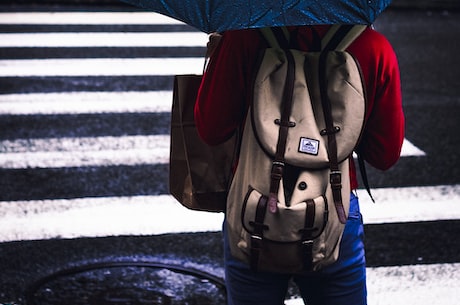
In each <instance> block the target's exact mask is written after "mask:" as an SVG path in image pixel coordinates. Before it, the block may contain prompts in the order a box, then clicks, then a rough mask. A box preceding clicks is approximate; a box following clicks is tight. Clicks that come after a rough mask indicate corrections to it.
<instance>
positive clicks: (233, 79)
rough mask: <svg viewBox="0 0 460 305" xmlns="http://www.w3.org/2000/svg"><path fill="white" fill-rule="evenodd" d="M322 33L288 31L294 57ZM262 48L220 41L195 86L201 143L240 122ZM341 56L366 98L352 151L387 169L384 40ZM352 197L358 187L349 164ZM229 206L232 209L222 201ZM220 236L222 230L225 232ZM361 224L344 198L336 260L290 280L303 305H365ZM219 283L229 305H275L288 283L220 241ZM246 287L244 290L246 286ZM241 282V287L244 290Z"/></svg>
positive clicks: (388, 70) (391, 115) (390, 137)
mask: <svg viewBox="0 0 460 305" xmlns="http://www.w3.org/2000/svg"><path fill="white" fill-rule="evenodd" d="M328 28H329V27H328V26H315V27H306V26H305V27H290V28H289V31H290V33H291V36H292V37H293V39H294V40H295V41H296V42H297V48H298V49H300V50H305V51H307V50H309V49H310V48H312V47H316V46H314V45H313V44H312V42H313V41H315V39H314V38H315V36H320V37H321V36H323V35H324V33H325V32H326V31H327V30H328ZM264 48H266V45H265V43H264V40H263V38H262V36H261V35H260V33H259V31H258V30H241V31H230V32H226V33H224V34H223V37H222V40H221V43H220V44H219V46H218V48H217V49H216V51H215V53H214V55H213V56H212V58H211V60H210V63H209V66H208V69H207V71H206V73H205V76H204V78H203V81H202V85H201V89H200V92H199V96H198V99H197V104H196V106H195V120H196V123H197V128H198V131H199V133H200V135H201V137H202V138H203V140H204V141H206V142H208V143H209V144H217V143H220V142H223V141H225V140H226V139H227V138H229V137H230V136H231V135H232V134H233V133H234V132H235V131H236V130H237V129H238V128H240V127H241V126H242V123H243V121H244V119H245V117H246V112H247V109H248V107H249V103H250V101H251V98H252V96H251V89H252V82H253V81H254V75H255V72H256V70H257V68H258V67H257V62H258V61H257V58H258V56H259V54H260V52H261V50H263V49H264ZM347 51H348V52H349V53H350V54H351V55H352V56H354V57H355V58H356V60H357V61H358V63H359V64H360V66H361V69H362V74H363V78H364V80H365V88H366V92H367V113H366V126H365V130H364V132H363V134H362V137H361V141H360V144H359V146H358V150H359V152H360V154H361V155H362V156H363V158H364V159H365V160H366V161H368V162H369V163H370V164H371V165H372V166H374V167H376V168H378V169H387V168H389V167H391V166H392V165H393V164H394V163H395V162H396V161H397V160H398V158H399V154H400V150H401V146H402V142H403V138H404V117H403V112H402V105H401V89H400V78H399V68H398V64H397V60H396V56H395V54H394V51H393V49H392V47H391V46H390V44H389V43H388V41H387V40H386V39H385V38H384V37H383V36H382V35H380V34H378V33H377V32H375V31H373V30H372V29H370V28H368V29H366V30H365V32H364V33H363V34H361V36H360V37H358V38H357V39H356V40H355V42H353V43H352V44H351V45H350V46H349V48H348V49H347ZM351 165H352V166H351V169H350V178H351V187H352V190H353V189H356V188H357V187H358V184H357V179H356V171H355V167H354V164H353V163H352V164H351ZM227 204H228V205H231V204H232V202H228V203H227ZM224 234H225V226H224ZM361 235H362V221H361V216H360V213H359V206H358V201H357V198H356V196H354V195H353V193H352V194H351V202H350V213H349V220H348V222H347V225H346V228H345V233H344V236H343V239H342V242H341V250H340V251H341V252H340V255H339V260H338V261H337V262H336V263H335V264H333V265H332V266H330V267H326V269H324V270H323V271H321V272H320V273H313V274H306V275H305V276H295V277H294V279H295V281H296V282H297V283H298V285H299V288H300V291H301V292H302V295H303V297H304V298H305V300H308V301H309V302H310V303H309V304H323V305H328V304H365V303H366V286H365V259H364V246H363V243H362V239H361V237H362V236H361ZM225 242H226V245H225V255H226V278H227V284H228V292H229V304H250V303H252V304H282V300H283V299H284V295H285V289H286V286H287V279H288V278H289V277H286V276H284V275H279V274H271V273H270V274H267V273H252V272H251V271H250V269H249V267H248V266H247V265H245V264H243V263H241V262H240V261H237V260H236V259H234V258H233V257H232V256H231V254H230V253H229V249H228V244H227V243H228V240H227V236H226V234H225ZM247 282H249V283H251V284H250V285H247ZM245 283H246V284H245Z"/></svg>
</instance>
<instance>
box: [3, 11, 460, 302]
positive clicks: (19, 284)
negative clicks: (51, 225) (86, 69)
mask: <svg viewBox="0 0 460 305" xmlns="http://www.w3.org/2000/svg"><path fill="white" fill-rule="evenodd" d="M459 17H460V12H458V11H442V10H441V11H427V10H387V11H386V12H385V13H384V14H383V15H382V16H381V17H380V18H379V19H378V20H377V22H376V27H377V29H378V30H379V31H381V32H383V33H384V34H385V35H386V36H387V37H388V38H389V40H390V42H391V43H392V44H393V45H394V47H395V50H396V53H397V55H398V57H399V60H400V66H401V76H402V84H403V94H404V109H405V113H406V118H407V138H408V139H409V140H410V141H411V142H412V143H414V144H415V145H416V146H417V147H420V148H421V149H422V150H423V151H425V152H426V153H427V156H426V157H411V158H404V159H402V160H401V161H400V162H399V163H398V164H397V166H395V167H394V168H393V169H391V170H390V171H388V172H387V173H385V174H384V175H382V173H380V172H378V171H375V170H371V169H369V177H370V180H371V184H372V186H373V187H403V186H425V185H450V184H459V183H460V170H459V166H458V165H459V164H460V162H459V161H460V160H459V154H458V149H459V148H460V142H459V139H460V137H459V136H458V133H457V131H458V130H459V127H460V125H459V120H458V118H459V117H460V116H459V115H460V111H459V109H460V98H459V93H460V89H459V86H458V80H459V79H460V70H459V69H458V68H457V67H460V59H459V56H458V54H459V51H460V46H459V42H458V39H455V38H456V37H460V19H459ZM0 52H3V53H0V54H6V53H5V52H11V50H3V51H2V50H0ZM77 53H78V52H77ZM8 54H10V53H8ZM38 56H40V55H38ZM0 57H1V56H0ZM171 85H172V82H171V78H170V77H169V78H168V77H162V78H159V77H152V78H148V79H145V78H143V79H142V80H141V79H140V78H136V77H118V78H110V77H108V78H98V79H92V78H85V79H81V78H22V79H17V78H2V79H0V91H1V93H2V94H5V93H11V92H18V91H19V92H21V91H22V92H47V91H48V92H49V91H53V92H56V91H68V90H70V89H77V90H89V91H90V90H91V88H94V89H93V90H99V89H100V88H105V90H112V91H124V90H126V88H131V90H145V89H142V88H150V89H152V88H154V89H162V90H166V89H171ZM62 119H63V118H62V117H57V116H45V117H43V116H36V117H34V116H27V117H26V116H4V117H2V120H1V121H0V130H1V131H0V136H1V137H2V139H14V138H20V137H42V136H44V134H46V133H49V132H50V131H49V128H46V126H54V127H55V129H56V130H54V132H55V133H56V134H57V135H58V136H65V135H66V133H69V134H72V135H75V133H76V131H75V130H79V129H78V128H77V127H76V126H77V125H80V124H83V125H84V124H87V122H93V121H97V122H98V123H97V124H89V127H88V128H85V129H80V131H77V136H85V135H86V136H95V135H104V134H111V135H120V134H126V133H128V134H156V133H167V132H168V124H169V121H168V120H169V117H168V116H164V115H163V116H160V117H157V116H155V115H152V114H136V115H124V114H121V115H116V116H114V115H102V116H101V115H99V116H97V118H96V117H92V116H91V115H87V116H69V117H67V118H65V120H63V121H62ZM76 119H77V120H81V122H80V123H78V122H76ZM96 119H97V120H96ZM152 121H155V122H157V124H156V125H155V126H153V127H152V126H151V122H152ZM25 122H27V123H25ZM30 122H35V123H33V124H37V125H36V126H43V128H34V129H29V128H27V126H26V125H27V124H30ZM68 122H73V123H70V124H69V123H68ZM104 122H106V123H105V124H104ZM114 123H116V124H115V125H117V126H118V128H117V129H112V128H108V127H107V126H113V125H114ZM72 124H75V125H72ZM40 132H42V133H43V134H40ZM48 136H50V135H49V134H48ZM152 173H153V179H154V181H158V183H156V184H154V185H152V183H151V181H152ZM0 174H1V176H2V180H1V182H0V191H1V192H0V193H1V194H0V197H1V200H4V201H9V200H30V199H44V198H74V197H86V196H87V197H91V196H96V197H97V196H117V195H139V194H149V195H151V194H166V193H167V188H166V184H165V183H163V182H162V181H167V167H166V166H164V165H152V166H149V167H147V168H146V167H108V168H68V169H64V170H46V169H45V170H36V169H33V170H30V169H29V170H5V169H0ZM48 176H53V177H54V178H53V179H52V180H51V181H50V180H44V179H42V177H48ZM114 176H116V177H120V178H119V179H118V180H117V181H115V182H112V183H111V184H106V183H100V182H97V181H103V180H104V179H108V177H114ZM6 181H7V182H6ZM77 181H91V182H90V183H80V182H78V183H76V182H77ZM146 181H149V182H146ZM57 182H59V183H57ZM459 231H460V221H459V220H456V219H454V220H446V221H434V222H417V223H394V224H375V225H366V242H367V245H366V247H367V259H368V266H370V267H372V266H397V265H412V264H431V263H452V262H453V263H455V262H460V251H459V250H460V241H459V239H457V238H452V236H455V235H456V234H457V232H459ZM221 253H222V248H221V235H220V233H216V232H210V233H194V234H191V233H187V234H185V233H184V234H167V235H159V236H120V237H106V238H81V239H53V240H40V241H15V242H7V243H0V270H1V274H0V304H2V303H4V304H7V303H17V304H23V303H25V299H26V295H27V289H30V287H33V285H34V283H37V282H38V281H40V279H43V277H44V276H46V275H49V274H53V273H54V272H59V271H62V270H65V269H70V268H74V267H79V266H87V265H88V264H90V265H91V264H111V263H118V264H120V263H126V264H128V263H134V265H132V266H131V267H130V268H128V267H120V266H118V267H117V266H114V267H110V268H109V265H101V268H99V269H96V271H94V272H93V271H90V272H89V273H83V272H75V274H70V275H69V274H66V275H65V276H61V277H60V281H61V284H62V285H67V286H69V285H75V286H76V287H93V286H96V287H95V288H94V289H95V291H96V290H97V286H98V285H102V286H103V285H104V284H103V283H107V285H109V283H110V284H113V283H114V282H117V283H118V286H116V287H112V288H110V289H108V290H106V291H105V292H100V294H99V295H98V304H104V301H101V300H105V302H106V304H129V303H130V302H131V301H129V298H128V297H127V296H126V295H123V293H122V292H123V291H125V290H126V289H129V288H130V287H131V288H132V287H133V285H134V286H135V285H137V286H136V287H138V290H135V291H138V292H139V294H140V296H139V297H138V298H137V303H136V304H142V302H143V301H142V300H145V303H149V304H152V303H153V304H175V303H172V302H173V301H172V300H173V299H174V298H173V297H172V296H171V297H170V299H168V298H167V297H165V296H167V295H168V293H171V291H170V290H171V288H174V286H173V285H172V284H171V285H169V286H168V285H166V286H165V287H161V289H160V288H158V287H156V288H152V287H148V284H146V283H149V282H152V281H154V282H155V279H152V277H155V275H152V272H151V270H152V268H150V267H148V266H147V265H142V264H140V265H139V264H138V265H136V263H145V264H148V263H157V264H158V263H161V264H171V265H173V266H180V267H187V268H191V269H197V270H201V271H205V272H209V273H210V274H212V275H216V276H217V277H222V255H221ZM117 268H118V269H117ZM153 269H155V268H153ZM155 270H159V272H160V273H161V272H163V273H162V274H160V275H159V277H160V278H162V279H169V278H168V276H167V275H164V273H165V272H166V273H167V272H172V273H173V275H172V279H173V280H172V282H174V281H176V282H177V281H178V277H179V276H183V274H182V273H181V272H175V271H174V270H173V271H171V270H169V271H168V270H166V269H164V268H156V269H155ZM165 270H166V271H165ZM77 271H78V270H77ZM80 271H82V270H80ZM111 276H112V277H111ZM120 278H121V280H120ZM193 278H194V279H190V281H191V282H192V283H191V285H192V286H191V287H196V286H193V285H196V284H197V283H196V282H195V283H194V282H193V281H196V278H198V279H199V282H198V283H202V280H203V279H202V278H200V277H193ZM114 279H117V280H114ZM187 280H188V279H184V278H180V280H179V281H181V282H183V281H187ZM104 281H106V282H104ZM58 282H59V281H58ZM205 282H206V283H207V284H209V285H210V287H209V289H210V291H216V294H223V293H224V289H223V288H222V287H220V286H219V284H218V283H214V282H212V281H210V280H209V279H207V280H206V281H205ZM55 285H58V286H57V287H59V283H57V284H55ZM85 285H86V286H85ZM92 285H93V286H92ZM87 289H88V288H87ZM149 289H150V290H149ZM155 289H160V290H159V291H155ZM54 290H59V289H58V288H55V289H54ZM77 290H78V289H77ZM192 290H193V289H192ZM82 291H83V290H81V292H80V293H82V294H83V292H82ZM146 291H150V292H149V293H150V294H149V299H143V296H142V294H143V293H145V292H146ZM168 291H169V292H168ZM40 293H41V294H42V295H44V296H45V298H46V297H48V300H52V299H53V297H51V296H50V295H49V293H50V292H49V291H48V292H46V291H44V292H43V291H42V292H40ZM47 293H48V295H47ZM183 293H184V295H183V298H182V299H181V301H182V302H185V301H184V300H185V299H186V298H187V297H188V295H187V294H188V293H190V291H184V292H183ZM193 293H195V292H193ZM193 293H192V294H193ZM152 295H154V296H156V297H157V299H154V298H153V297H152ZM202 297H203V298H205V297H206V294H204V295H203V296H202ZM62 298H63V296H61V300H62ZM37 299H38V297H37ZM82 299H84V297H82ZM208 299H209V298H208ZM139 300H141V301H139ZM194 300H195V302H198V303H193V302H194V301H193V300H189V302H190V304H212V302H213V301H216V300H218V299H216V298H214V297H213V298H211V299H210V300H204V299H199V298H195V299H194ZM196 300H200V301H196ZM88 302H89V303H91V302H90V301H88ZM155 302H156V303H155ZM168 302H169V303H168ZM207 302H210V303H207ZM217 302H218V301H217ZM45 303H46V302H45ZM49 303H51V304H58V303H53V302H49ZM67 304H70V303H67ZM75 304H77V303H75ZM184 304H185V303H184ZM216 304H219V303H216Z"/></svg>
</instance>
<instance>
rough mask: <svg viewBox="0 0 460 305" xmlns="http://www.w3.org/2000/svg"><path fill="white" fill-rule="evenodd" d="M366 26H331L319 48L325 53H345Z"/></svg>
mask: <svg viewBox="0 0 460 305" xmlns="http://www.w3.org/2000/svg"><path fill="white" fill-rule="evenodd" d="M366 27H367V25H363V24H358V25H338V24H336V25H333V26H331V28H330V29H329V31H328V32H327V33H326V35H325V36H324V37H323V39H322V41H321V48H322V50H325V51H331V50H336V51H345V50H346V48H348V46H349V45H350V44H351V43H352V42H353V41H354V40H355V39H356V38H358V36H359V35H361V33H362V32H364V30H365V29H366Z"/></svg>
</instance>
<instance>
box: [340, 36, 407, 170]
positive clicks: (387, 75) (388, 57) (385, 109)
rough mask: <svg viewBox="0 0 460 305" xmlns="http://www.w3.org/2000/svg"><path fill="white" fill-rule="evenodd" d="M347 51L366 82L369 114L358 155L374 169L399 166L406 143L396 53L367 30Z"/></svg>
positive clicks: (383, 40)
mask: <svg viewBox="0 0 460 305" xmlns="http://www.w3.org/2000/svg"><path fill="white" fill-rule="evenodd" d="M348 51H349V52H350V53H351V54H353V55H354V56H355V58H356V59H357V61H358V62H359V63H360V66H361V68H362V71H363V76H364V79H365V82H366V92H367V102H368V106H367V107H368V113H367V121H366V126H365V129H364V132H363V136H362V138H361V141H360V144H359V147H358V152H359V153H361V154H362V156H363V157H364V159H365V160H366V161H367V162H369V163H370V164H371V165H372V166H374V167H375V168H378V169H381V170H386V169H388V168H390V167H391V166H392V165H394V164H395V163H396V161H397V160H398V159H399V156H400V153H401V147H402V143H403V140H404V114H403V108H402V96H401V80H400V73H399V66H398V61H397V58H396V54H395V52H394V50H393V48H392V47H391V45H390V43H389V42H388V40H387V39H386V38H385V37H384V36H383V35H381V34H379V33H377V32H375V31H373V30H367V31H365V32H364V33H363V34H362V35H361V36H360V37H359V38H358V40H357V41H355V43H353V44H352V45H351V46H350V47H349V48H348Z"/></svg>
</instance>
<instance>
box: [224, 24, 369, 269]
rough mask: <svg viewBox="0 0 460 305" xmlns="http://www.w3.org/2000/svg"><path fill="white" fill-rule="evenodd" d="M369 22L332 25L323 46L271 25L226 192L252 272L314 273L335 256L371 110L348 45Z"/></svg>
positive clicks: (230, 227)
mask: <svg viewBox="0 0 460 305" xmlns="http://www.w3.org/2000/svg"><path fill="white" fill-rule="evenodd" d="M364 29H365V26H360V25H359V26H332V27H331V29H330V30H329V31H328V33H327V34H326V36H325V37H324V38H323V39H322V40H321V45H322V46H321V50H318V51H313V52H304V51H300V50H296V49H289V48H288V44H289V42H288V39H287V36H288V33H289V32H288V31H287V30H286V29H285V28H266V29H262V33H263V35H264V37H265V38H266V40H267V41H268V42H269V45H270V47H269V48H267V49H266V50H265V52H264V53H263V56H262V58H261V61H260V68H259V70H258V73H257V76H256V78H255V81H254V90H253V92H254V93H253V94H254V97H253V102H252V105H251V107H250V109H249V112H248V116H247V119H246V121H245V126H244V129H243V134H242V140H241V141H242V142H241V148H240V154H239V159H238V167H237V169H236V172H235V175H234V177H233V180H232V183H231V187H230V190H229V195H228V199H227V215H226V217H227V223H226V225H227V234H228V237H229V241H230V248H231V252H232V255H233V256H235V257H237V258H239V259H240V260H242V261H244V262H247V263H248V264H250V265H251V267H252V269H253V270H260V271H271V272H280V273H300V272H305V271H316V270H319V269H320V268H322V267H324V266H327V265H329V264H331V263H333V262H334V261H336V260H337V257H338V251H339V244H340V241H341V237H342V233H343V230H344V226H345V223H346V221H347V217H348V210H349V205H350V182H349V158H350V156H351V154H352V152H353V150H354V148H355V146H356V145H357V143H358V141H359V138H360V135H361V132H362V129H363V126H364V117H365V111H366V106H365V105H366V101H365V91H364V83H363V79H362V76H361V73H360V68H359V65H358V63H357V62H356V61H355V59H354V58H353V57H352V56H351V55H350V54H349V53H347V52H346V51H345V49H346V48H347V47H348V46H349V45H350V44H351V43H352V42H353V40H354V39H355V38H356V37H358V36H359V35H360V33H361V32H362V31H364Z"/></svg>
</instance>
